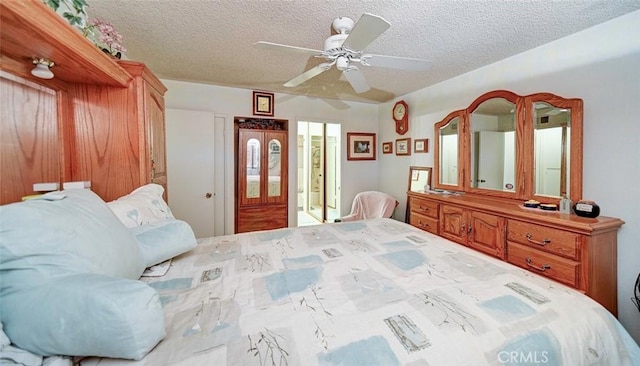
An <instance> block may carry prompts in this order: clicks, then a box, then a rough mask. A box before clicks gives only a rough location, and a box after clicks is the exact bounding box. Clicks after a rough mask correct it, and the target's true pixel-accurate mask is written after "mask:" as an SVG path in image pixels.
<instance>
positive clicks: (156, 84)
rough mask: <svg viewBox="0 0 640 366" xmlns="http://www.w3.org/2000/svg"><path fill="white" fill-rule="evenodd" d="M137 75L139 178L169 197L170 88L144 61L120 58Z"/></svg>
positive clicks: (136, 118) (135, 87)
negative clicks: (167, 96)
mask: <svg viewBox="0 0 640 366" xmlns="http://www.w3.org/2000/svg"><path fill="white" fill-rule="evenodd" d="M118 63H119V64H120V66H122V67H123V68H124V69H125V70H127V71H128V72H129V73H130V74H131V75H133V76H134V79H133V83H132V88H133V91H134V92H135V96H136V105H137V113H136V115H135V120H136V121H137V123H138V127H139V130H140V131H141V133H142V134H141V138H140V144H139V151H140V157H141V161H140V180H141V182H144V183H157V184H160V185H161V186H163V187H165V193H164V194H165V200H167V196H166V195H167V189H166V188H167V153H166V138H165V106H164V93H165V92H166V91H167V88H166V87H165V86H164V85H163V84H162V82H161V81H160V80H159V79H158V78H157V77H156V76H155V75H154V74H153V73H152V72H151V71H150V70H149V69H148V68H147V67H146V66H145V65H144V64H142V63H139V62H131V61H119V62H118Z"/></svg>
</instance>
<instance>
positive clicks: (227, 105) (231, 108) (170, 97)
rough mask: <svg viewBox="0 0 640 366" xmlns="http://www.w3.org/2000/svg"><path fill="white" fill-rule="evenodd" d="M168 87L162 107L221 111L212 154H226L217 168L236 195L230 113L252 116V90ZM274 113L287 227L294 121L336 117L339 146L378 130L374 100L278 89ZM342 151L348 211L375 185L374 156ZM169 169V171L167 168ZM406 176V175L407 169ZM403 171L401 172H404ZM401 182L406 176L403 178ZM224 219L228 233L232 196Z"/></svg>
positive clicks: (292, 193)
mask: <svg viewBox="0 0 640 366" xmlns="http://www.w3.org/2000/svg"><path fill="white" fill-rule="evenodd" d="M162 82H163V83H164V84H165V85H166V86H167V88H168V91H167V94H166V95H165V103H166V108H175V109H188V110H199V111H210V112H213V113H215V115H216V116H225V117H226V123H225V126H216V133H217V134H218V133H223V134H224V136H225V139H224V141H225V143H224V145H223V146H219V147H218V145H216V149H217V152H216V154H219V153H221V154H224V157H225V167H224V168H223V167H216V172H219V171H222V170H224V171H225V172H226V176H227V177H228V178H227V181H226V183H227V185H226V187H225V189H224V194H225V196H226V197H227V198H228V197H234V190H233V189H234V187H233V183H234V180H233V161H234V156H233V155H234V152H233V148H234V145H233V117H235V116H238V117H251V116H252V108H253V103H252V98H253V93H252V90H249V89H238V88H229V87H222V86H215V85H207V84H197V83H189V82H182V81H174V80H167V79H164V80H162ZM274 112H275V117H274V118H278V119H287V120H289V125H288V126H289V187H290V188H289V226H295V225H296V224H297V199H298V197H297V194H296V189H295V187H297V166H298V160H297V159H298V158H297V149H296V146H297V145H298V144H297V134H298V123H297V122H298V121H316V122H334V123H340V124H341V126H342V138H341V141H342V145H343V146H342V149H343V151H346V141H347V139H346V134H347V132H374V133H377V132H378V122H377V121H378V106H377V105H376V104H368V103H357V102H344V103H342V102H341V103H339V104H338V103H333V101H325V100H322V99H317V98H308V97H302V96H293V95H288V94H280V93H277V94H276V95H275V107H274ZM346 156H347V155H346V154H342V158H341V167H340V171H341V172H342V187H341V196H340V198H341V202H345V203H344V204H343V205H342V206H343V207H342V215H343V216H344V215H347V214H348V213H349V210H350V208H351V202H352V201H353V197H355V195H356V193H358V192H360V191H363V190H372V189H377V184H378V170H379V169H378V161H347V160H346ZM169 174H171V173H170V172H169ZM405 175H406V174H405ZM405 175H403V176H405ZM403 181H404V178H403ZM224 212H225V215H226V217H227V218H231V219H230V220H227V223H226V225H225V229H226V230H225V232H226V233H233V231H234V227H233V224H234V221H233V217H234V205H233V199H227V201H226V207H225V210H224Z"/></svg>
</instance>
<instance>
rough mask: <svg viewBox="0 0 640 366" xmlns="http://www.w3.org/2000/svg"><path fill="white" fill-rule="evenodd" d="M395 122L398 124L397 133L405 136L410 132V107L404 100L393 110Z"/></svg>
mask: <svg viewBox="0 0 640 366" xmlns="http://www.w3.org/2000/svg"><path fill="white" fill-rule="evenodd" d="M392 115H393V120H394V121H395V123H396V132H397V133H398V134H400V135H404V134H405V133H407V131H409V106H408V105H407V103H406V102H405V101H404V100H401V101H398V102H397V103H396V104H395V105H394V106H393V110H392Z"/></svg>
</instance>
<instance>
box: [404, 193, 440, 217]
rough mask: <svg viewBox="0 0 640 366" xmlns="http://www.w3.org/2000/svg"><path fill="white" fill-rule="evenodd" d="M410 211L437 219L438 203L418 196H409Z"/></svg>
mask: <svg viewBox="0 0 640 366" xmlns="http://www.w3.org/2000/svg"><path fill="white" fill-rule="evenodd" d="M410 209H411V213H417V214H420V215H424V216H428V217H431V218H434V219H438V203H437V202H432V201H427V200H421V199H418V198H413V197H412V198H411V202H410Z"/></svg>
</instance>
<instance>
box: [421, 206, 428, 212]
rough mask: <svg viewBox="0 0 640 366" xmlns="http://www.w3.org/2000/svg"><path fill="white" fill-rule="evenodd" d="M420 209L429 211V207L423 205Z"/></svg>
mask: <svg viewBox="0 0 640 366" xmlns="http://www.w3.org/2000/svg"><path fill="white" fill-rule="evenodd" d="M420 209H421V210H423V211H429V207H422V206H420Z"/></svg>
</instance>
